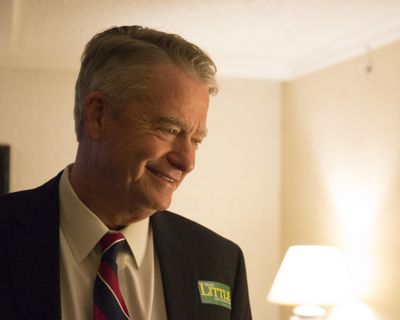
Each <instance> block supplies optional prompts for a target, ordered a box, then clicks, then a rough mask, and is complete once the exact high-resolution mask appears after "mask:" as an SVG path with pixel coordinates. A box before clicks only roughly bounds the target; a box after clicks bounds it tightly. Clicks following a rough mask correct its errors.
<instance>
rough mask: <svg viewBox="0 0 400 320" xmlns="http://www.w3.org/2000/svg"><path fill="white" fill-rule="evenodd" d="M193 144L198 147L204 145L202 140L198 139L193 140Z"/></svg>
mask: <svg viewBox="0 0 400 320" xmlns="http://www.w3.org/2000/svg"><path fill="white" fill-rule="evenodd" d="M192 142H193V144H195V145H196V146H198V145H200V144H201V143H202V140H201V139H197V138H193V139H192Z"/></svg>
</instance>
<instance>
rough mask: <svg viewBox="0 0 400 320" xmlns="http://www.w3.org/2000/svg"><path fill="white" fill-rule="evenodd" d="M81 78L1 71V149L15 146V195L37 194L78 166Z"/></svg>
mask: <svg viewBox="0 0 400 320" xmlns="http://www.w3.org/2000/svg"><path fill="white" fill-rule="evenodd" d="M75 78H76V72H73V71H49V70H39V69H19V68H6V67H1V68H0V143H7V144H10V145H11V168H10V170H11V177H10V180H11V181H10V190H11V191H16V190H21V189H27V188H32V187H35V186H38V185H39V184H41V183H43V182H45V181H47V180H48V179H50V178H51V177H53V176H54V175H55V174H57V173H58V172H59V171H60V170H62V169H63V168H64V167H65V165H66V164H68V163H71V162H73V161H74V158H75V150H76V142H75V138H74V129H73V116H72V109H71V108H72V106H73V101H74V100H73V99H74V96H73V92H74V82H75Z"/></svg>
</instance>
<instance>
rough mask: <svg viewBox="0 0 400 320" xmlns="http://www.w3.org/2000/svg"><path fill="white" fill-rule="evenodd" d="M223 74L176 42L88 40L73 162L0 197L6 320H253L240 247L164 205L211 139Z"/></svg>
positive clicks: (122, 34) (118, 33)
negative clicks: (212, 106)
mask: <svg viewBox="0 0 400 320" xmlns="http://www.w3.org/2000/svg"><path fill="white" fill-rule="evenodd" d="M215 71H216V68H215V65H214V63H213V62H212V60H211V59H210V58H209V57H208V56H207V55H206V54H205V53H204V52H203V51H201V50H200V49H199V48H198V47H196V46H195V45H193V44H191V43H189V42H187V41H186V40H184V39H183V38H181V37H179V36H177V35H173V34H167V33H163V32H159V31H155V30H152V29H148V28H142V27H139V26H132V27H116V28H112V29H109V30H106V31H104V32H102V33H100V34H97V35H96V36H95V37H93V39H92V40H91V41H90V42H89V43H88V45H87V46H86V49H85V51H84V53H83V57H82V65H81V69H80V73H79V77H78V80H77V83H76V97H75V110H74V115H75V129H76V134H77V139H78V142H79V146H78V152H77V156H76V161H75V163H74V164H72V165H69V166H68V167H67V168H66V169H65V170H64V171H63V172H61V173H60V174H59V175H58V176H56V177H55V178H54V179H52V180H51V181H49V182H47V183H46V184H44V185H43V186H41V187H38V188H37V189H34V190H28V191H22V192H18V193H12V194H8V195H6V196H3V197H1V198H0V211H1V214H0V227H1V233H0V237H1V243H2V246H1V249H0V261H1V263H0V296H1V299H0V319H60V318H62V319H71V320H77V319H97V320H100V319H110V320H111V319H113V320H115V319H135V320H162V319H173V320H174V319H180V320H193V319H198V320H207V319H209V320H216V319H218V320H223V319H237V320H239V319H240V320H247V319H251V313H250V306H249V299H248V292H247V281H246V272H245V266H244V259H243V255H242V252H241V250H240V249H239V247H238V246H237V245H235V244H234V243H232V242H230V241H229V240H226V239H224V238H222V237H221V236H219V235H217V234H215V233H213V232H212V231H210V230H208V229H206V228H204V227H202V226H200V225H198V224H196V223H194V222H192V221H190V220H188V219H186V218H183V217H181V216H178V215H176V214H174V213H171V212H168V211H165V210H166V209H167V208H168V207H169V205H170V203H171V199H172V194H173V192H174V191H175V190H176V189H177V188H178V186H179V185H180V183H181V182H182V180H183V179H184V177H185V176H186V175H187V174H188V173H189V172H190V171H192V170H193V168H194V165H195V154H196V149H197V147H198V145H199V143H201V141H202V140H203V138H204V137H205V136H206V134H207V128H206V117H207V110H208V104H209V95H214V94H216V93H217V84H216V80H215Z"/></svg>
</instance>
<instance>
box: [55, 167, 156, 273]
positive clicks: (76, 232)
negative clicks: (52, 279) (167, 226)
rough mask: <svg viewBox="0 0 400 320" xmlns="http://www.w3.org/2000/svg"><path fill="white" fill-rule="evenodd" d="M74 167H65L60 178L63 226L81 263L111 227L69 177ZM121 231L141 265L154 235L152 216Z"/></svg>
mask: <svg viewBox="0 0 400 320" xmlns="http://www.w3.org/2000/svg"><path fill="white" fill-rule="evenodd" d="M71 168H72V165H70V166H68V167H67V168H65V170H64V172H63V174H62V176H61V179H60V185H59V195H60V227H61V230H62V232H63V233H64V236H65V238H66V240H67V242H68V244H69V246H70V248H71V251H72V253H73V255H74V257H75V259H76V260H77V261H78V263H81V262H82V261H83V260H84V259H85V258H86V257H87V256H88V255H89V253H90V252H91V251H92V250H93V248H94V247H95V246H96V245H97V243H98V242H99V241H100V239H101V238H102V237H103V236H104V235H105V234H106V233H107V232H108V231H109V229H108V228H107V226H106V225H105V224H104V223H103V222H102V221H101V220H100V219H99V218H98V217H97V216H96V215H95V214H94V213H93V212H92V211H91V210H90V209H89V208H88V207H86V205H85V204H84V203H83V202H82V201H81V200H80V199H79V198H78V196H77V194H76V193H75V191H74V189H73V188H72V186H71V183H70V181H69V170H70V169H71ZM120 232H121V233H122V234H123V235H124V236H125V238H126V241H127V243H128V246H129V248H130V250H131V252H132V254H133V257H134V259H135V262H136V265H137V267H138V269H139V268H140V266H141V264H142V262H143V258H144V255H145V252H146V248H147V246H148V244H149V237H150V236H151V232H150V223H149V219H148V218H147V219H143V220H141V221H139V222H136V223H132V224H130V225H128V226H126V227H125V228H123V229H122V230H120Z"/></svg>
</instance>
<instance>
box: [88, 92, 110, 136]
mask: <svg viewBox="0 0 400 320" xmlns="http://www.w3.org/2000/svg"><path fill="white" fill-rule="evenodd" d="M105 105H106V100H105V96H104V94H103V93H101V92H91V93H89V94H88V95H87V96H86V98H85V110H84V121H85V130H86V134H87V135H88V137H89V138H90V139H93V140H98V139H99V138H100V136H101V129H102V125H103V118H104V114H105Z"/></svg>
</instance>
